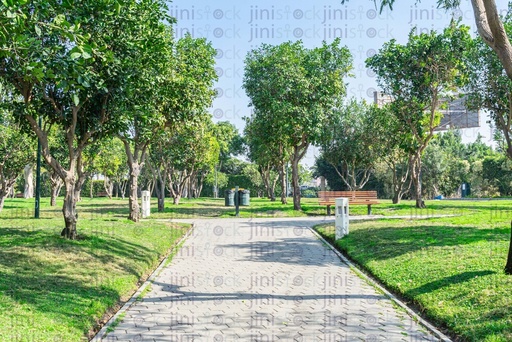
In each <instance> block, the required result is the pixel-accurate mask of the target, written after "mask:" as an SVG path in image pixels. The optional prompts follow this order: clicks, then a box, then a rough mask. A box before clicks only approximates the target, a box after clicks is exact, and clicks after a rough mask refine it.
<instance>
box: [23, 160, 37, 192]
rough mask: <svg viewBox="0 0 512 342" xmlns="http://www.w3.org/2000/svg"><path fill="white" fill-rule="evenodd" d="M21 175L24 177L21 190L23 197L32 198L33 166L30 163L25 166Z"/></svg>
mask: <svg viewBox="0 0 512 342" xmlns="http://www.w3.org/2000/svg"><path fill="white" fill-rule="evenodd" d="M23 175H24V177H25V189H24V191H23V197H24V198H34V168H33V167H32V165H27V166H25V169H24V170H23Z"/></svg>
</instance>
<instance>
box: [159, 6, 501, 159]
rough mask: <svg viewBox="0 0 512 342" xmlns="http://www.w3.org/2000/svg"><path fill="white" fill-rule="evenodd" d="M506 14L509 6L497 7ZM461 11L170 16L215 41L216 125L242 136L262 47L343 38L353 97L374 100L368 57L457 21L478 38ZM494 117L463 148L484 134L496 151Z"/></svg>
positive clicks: (470, 132)
mask: <svg viewBox="0 0 512 342" xmlns="http://www.w3.org/2000/svg"><path fill="white" fill-rule="evenodd" d="M496 1H497V5H498V8H499V9H500V11H501V12H502V13H503V14H504V13H505V12H506V9H507V6H508V3H507V1H505V0H496ZM461 2H462V4H461V6H460V8H458V9H456V10H450V11H445V10H444V9H438V8H437V6H436V1H435V0H423V1H421V3H419V4H417V5H414V1H406V0H396V3H395V6H394V9H393V11H390V10H387V9H386V10H384V11H383V12H382V13H379V9H378V8H375V5H374V3H373V1H371V0H350V1H349V2H348V3H347V4H344V5H342V4H341V0H327V1H315V2H312V1H306V0H295V1H287V0H283V1H280V2H279V3H277V2H275V1H254V2H252V1H248V2H240V1H229V0H217V1H213V2H212V1H206V0H175V1H172V2H169V3H168V6H169V10H170V14H171V15H172V16H173V17H175V18H176V19H177V24H176V25H175V35H176V37H177V38H180V37H183V36H184V35H185V34H186V33H190V34H191V35H192V36H193V37H195V38H199V37H204V38H206V39H208V40H209V41H211V42H212V45H213V47H214V48H215V49H216V51H217V55H216V71H217V74H218V76H219V80H218V82H217V84H216V85H215V87H216V89H217V92H218V97H217V98H216V99H215V100H214V102H213V106H212V108H211V109H210V111H211V113H212V114H213V119H214V121H215V122H217V121H229V122H231V123H233V124H234V125H235V126H236V127H237V128H238V129H239V130H240V132H242V131H243V127H244V121H243V117H244V116H250V114H251V108H250V107H249V106H248V105H249V99H248V98H247V96H246V95H245V92H244V90H243V88H242V83H243V73H244V59H245V56H246V54H247V52H248V51H250V50H251V49H254V48H256V47H258V46H260V45H261V44H263V43H265V44H273V45H276V44H280V43H282V42H285V41H296V40H302V41H303V43H304V45H305V46H306V47H308V48H313V47H317V46H320V45H321V44H322V41H324V40H325V41H326V42H327V43H330V42H332V41H333V40H334V39H335V38H337V37H339V38H340V39H341V42H342V44H343V45H345V46H347V47H348V48H349V49H350V51H351V53H352V56H353V67H354V69H353V75H354V77H351V78H347V79H346V80H345V82H347V83H348V86H347V96H348V97H355V98H358V99H365V100H367V101H373V92H374V91H376V90H378V86H377V83H376V79H375V75H374V74H373V72H372V71H371V70H369V69H367V68H366V67H365V60H366V58H368V57H370V56H372V55H373V54H375V53H377V52H378V50H379V49H380V48H381V47H382V45H383V44H384V43H385V42H387V41H389V40H391V39H395V40H396V41H397V42H398V43H402V44H404V43H406V42H407V36H408V34H409V32H410V31H411V29H413V28H414V27H416V30H417V32H428V31H430V30H436V31H441V30H442V29H443V28H444V27H446V25H447V24H448V23H449V21H450V19H451V18H452V17H455V18H461V19H462V23H464V24H466V25H468V26H470V27H471V31H472V32H476V27H475V24H474V16H473V11H472V8H471V4H470V1H469V0H462V1H461ZM488 120H489V119H488V117H487V116H486V115H485V114H483V115H481V117H480V126H481V127H480V128H469V129H465V130H462V136H463V141H465V142H471V141H474V139H476V137H477V134H478V133H480V134H481V135H482V136H483V137H484V141H485V142H486V143H489V144H492V133H491V130H490V128H489V126H488V124H487V123H486V121H488ZM318 154H319V150H318V148H316V147H312V148H310V150H309V151H308V154H307V155H306V158H305V160H304V164H306V165H308V166H312V165H313V164H314V157H315V156H316V155H318Z"/></svg>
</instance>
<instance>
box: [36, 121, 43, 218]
mask: <svg viewBox="0 0 512 342" xmlns="http://www.w3.org/2000/svg"><path fill="white" fill-rule="evenodd" d="M41 126H42V122H41V117H39V127H41ZM40 204H41V139H39V138H38V139H37V164H36V203H35V212H34V218H36V219H38V218H39V209H40V207H41V206H40Z"/></svg>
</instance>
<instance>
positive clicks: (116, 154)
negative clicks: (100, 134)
mask: <svg viewBox="0 0 512 342" xmlns="http://www.w3.org/2000/svg"><path fill="white" fill-rule="evenodd" d="M99 146H100V147H99V153H98V154H97V158H96V160H95V162H94V165H95V167H96V169H97V170H98V171H99V173H101V175H103V188H104V189H105V192H106V193H107V196H108V197H109V198H110V199H112V196H113V195H114V181H115V179H116V176H118V175H119V174H120V173H122V172H123V171H122V170H126V153H125V151H124V146H123V143H122V142H121V141H120V140H119V139H117V138H110V139H105V140H104V141H101V143H100V144H99Z"/></svg>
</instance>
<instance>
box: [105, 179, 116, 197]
mask: <svg viewBox="0 0 512 342" xmlns="http://www.w3.org/2000/svg"><path fill="white" fill-rule="evenodd" d="M104 177H105V178H104V179H103V188H104V189H105V192H106V193H107V196H108V198H109V199H112V192H113V191H114V182H112V180H111V179H110V178H108V177H107V176H104Z"/></svg>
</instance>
